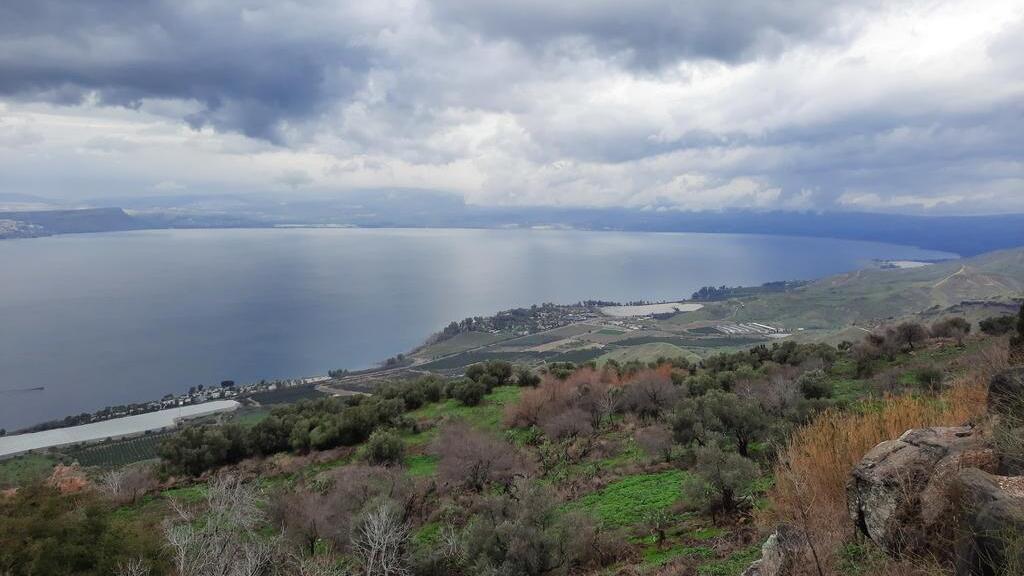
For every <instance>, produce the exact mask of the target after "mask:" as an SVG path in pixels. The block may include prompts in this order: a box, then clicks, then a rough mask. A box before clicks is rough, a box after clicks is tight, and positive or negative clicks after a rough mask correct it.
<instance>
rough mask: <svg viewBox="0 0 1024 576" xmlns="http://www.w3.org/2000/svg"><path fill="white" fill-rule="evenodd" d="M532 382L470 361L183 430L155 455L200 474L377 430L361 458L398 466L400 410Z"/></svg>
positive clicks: (474, 399) (360, 438)
mask: <svg viewBox="0 0 1024 576" xmlns="http://www.w3.org/2000/svg"><path fill="white" fill-rule="evenodd" d="M534 378H536V376H535V375H534V374H533V373H532V372H531V371H530V370H529V369H527V368H525V367H519V368H518V369H517V368H516V367H514V366H513V365H512V364H509V363H508V362H501V361H492V362H486V363H482V364H474V365H472V366H470V367H469V368H468V369H467V370H466V377H465V378H459V379H455V380H445V379H443V378H440V377H438V376H424V377H421V378H416V379H412V380H403V381H395V382H388V383H385V384H382V385H381V386H380V387H379V388H378V391H377V394H374V395H372V396H363V395H355V396H348V397H345V398H324V399H319V400H304V401H301V402H298V403H296V404H292V405H287V406H281V407H277V408H274V409H273V411H272V412H271V414H270V415H269V416H268V417H267V418H265V419H263V420H262V421H260V422H259V423H258V424H256V425H255V426H254V427H252V428H251V429H249V430H245V429H243V428H241V427H240V426H238V425H235V424H224V425H216V426H212V425H208V426H192V427H188V428H185V429H184V430H182V431H181V432H180V433H178V434H175V435H174V436H171V437H170V438H168V439H167V440H165V441H164V443H163V444H162V445H161V446H160V450H159V453H160V456H161V458H163V460H164V462H165V463H166V465H167V467H168V468H169V469H170V470H171V471H172V472H178V473H185V474H191V475H198V474H201V473H202V472H204V471H206V470H210V469H212V468H216V467H218V466H222V465H225V464H232V463H235V462H238V461H240V460H242V459H244V458H248V457H250V456H267V455H271V454H276V453H279V452H295V453H299V454H304V453H307V452H309V451H311V450H326V449H329V448H334V447H338V446H355V445H357V444H361V443H363V442H366V441H367V440H368V439H370V438H371V435H373V434H374V433H375V431H378V430H380V434H379V436H378V437H376V438H375V439H374V441H373V442H372V448H373V450H374V452H373V453H372V454H369V455H368V456H367V457H369V458H374V459H376V458H379V459H381V462H383V461H385V460H387V461H396V460H397V459H400V458H399V456H398V455H397V454H396V453H395V451H396V449H397V448H396V445H397V444H398V443H400V441H398V440H397V438H395V436H394V435H393V434H391V433H386V432H385V429H396V428H403V427H409V426H410V423H409V422H407V421H406V420H405V418H404V414H405V412H407V411H409V410H415V409H416V408H419V407H421V406H423V405H425V404H429V403H433V402H439V401H441V400H443V399H445V398H452V399H454V400H457V401H458V402H460V403H462V404H465V405H466V406H475V405H477V404H479V403H480V402H481V401H482V400H483V398H484V396H485V395H486V394H487V393H488V392H490V391H491V390H492V389H493V388H494V387H496V386H506V385H509V384H512V383H514V382H515V383H521V385H524V386H529V385H531V383H532V382H533V381H534Z"/></svg>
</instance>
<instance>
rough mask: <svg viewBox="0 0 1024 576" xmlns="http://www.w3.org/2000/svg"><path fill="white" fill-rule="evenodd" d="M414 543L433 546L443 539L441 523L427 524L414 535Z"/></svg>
mask: <svg viewBox="0 0 1024 576" xmlns="http://www.w3.org/2000/svg"><path fill="white" fill-rule="evenodd" d="M412 539H413V542H415V543H417V544H419V545H420V546H432V545H434V544H436V543H437V542H438V541H439V540H440V539H441V523H440V522H427V523H426V524H424V525H423V526H420V529H419V530H417V531H416V532H414V533H413V535H412Z"/></svg>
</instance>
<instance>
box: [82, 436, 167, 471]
mask: <svg viewBox="0 0 1024 576" xmlns="http://www.w3.org/2000/svg"><path fill="white" fill-rule="evenodd" d="M171 434H173V432H164V433H161V434H146V435H144V436H139V437H137V438H129V439H125V440H112V441H109V442H103V443H100V444H91V445H88V446H85V447H82V448H76V449H72V450H68V451H66V452H65V453H66V454H67V456H68V457H69V458H71V459H72V460H76V461H77V462H78V463H79V464H81V465H82V466H99V467H101V468H114V467H117V466H124V465H126V464H133V463H135V462H142V461H143V460H152V459H153V458H157V448H158V447H159V446H160V443H161V442H163V440H164V439H165V438H167V437H168V436H169V435H171Z"/></svg>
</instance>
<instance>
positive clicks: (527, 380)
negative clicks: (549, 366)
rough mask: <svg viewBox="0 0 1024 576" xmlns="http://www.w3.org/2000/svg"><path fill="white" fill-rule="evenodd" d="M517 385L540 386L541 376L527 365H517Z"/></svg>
mask: <svg viewBox="0 0 1024 576" xmlns="http://www.w3.org/2000/svg"><path fill="white" fill-rule="evenodd" d="M516 386H522V387H529V388H536V387H537V386H540V376H538V375H536V374H534V373H533V371H532V370H530V369H529V368H527V367H526V366H517V367H516Z"/></svg>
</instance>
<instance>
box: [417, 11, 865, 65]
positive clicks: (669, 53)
mask: <svg viewBox="0 0 1024 576" xmlns="http://www.w3.org/2000/svg"><path fill="white" fill-rule="evenodd" d="M874 4H875V2H873V1H872V0H868V1H865V2H849V1H843V0H758V1H755V2H728V1H722V0H692V1H685V2H680V1H678V0H634V1H631V2H627V3H623V2H617V1H615V0H596V1H582V0H566V1H563V2H552V1H550V0H521V1H518V2H496V3H495V2H479V1H477V0H441V1H439V2H438V3H437V6H436V11H437V14H438V15H439V16H440V18H441V19H442V20H449V21H452V22H455V23H459V24H462V25H464V26H466V27H468V28H470V29H472V30H475V31H478V32H480V33H481V34H484V35H489V36H495V37H501V38H506V39H510V40H513V41H515V42H518V43H520V44H522V45H524V46H527V47H540V48H549V47H551V46H552V45H553V44H555V43H557V42H560V41H567V40H569V41H571V40H573V39H582V40H584V41H585V42H586V44H587V45H588V46H589V47H591V48H593V49H595V50H597V51H598V52H599V53H603V54H605V55H609V54H610V55H621V56H623V57H624V58H626V59H627V60H628V61H629V62H630V63H632V64H636V65H638V66H640V67H643V68H657V67H660V66H662V65H665V64H671V63H673V62H676V61H678V60H680V59H694V58H695V59H703V58H708V59H713V60H720V61H725V62H738V61H743V60H749V59H755V58H758V57H762V56H766V55H769V56H770V55H774V54H776V53H778V52H779V51H780V50H782V49H783V48H785V47H786V46H789V45H791V44H793V43H797V42H803V41H810V40H826V39H829V38H830V37H831V36H834V35H836V34H838V31H837V29H836V25H837V24H838V23H840V22H841V21H842V20H843V18H844V17H849V15H850V13H851V11H852V9H856V10H862V9H865V8H870V6H871V5H874Z"/></svg>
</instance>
